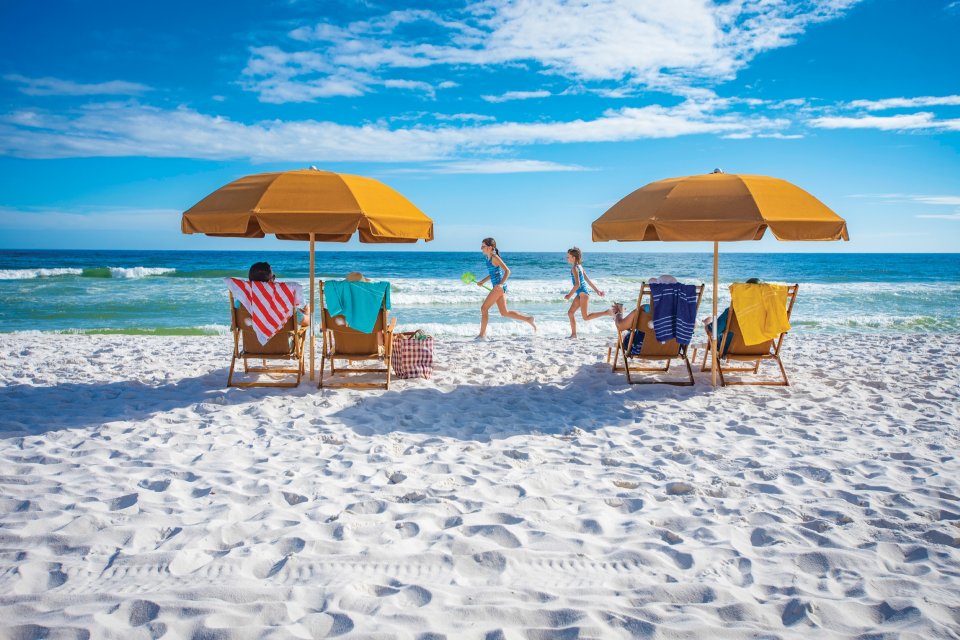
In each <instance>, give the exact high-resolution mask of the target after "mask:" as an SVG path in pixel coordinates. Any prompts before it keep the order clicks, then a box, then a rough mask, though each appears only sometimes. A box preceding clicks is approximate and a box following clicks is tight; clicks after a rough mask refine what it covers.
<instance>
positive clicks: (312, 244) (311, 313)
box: [310, 233, 717, 380]
mask: <svg viewBox="0 0 960 640" xmlns="http://www.w3.org/2000/svg"><path fill="white" fill-rule="evenodd" d="M313 256H314V235H313V234H312V233H311V234H310V379H311V380H313V378H314V371H315V369H314V367H313V354H314V352H315V349H314V347H313V324H314V322H313V321H314V317H315V316H314V309H315V308H316V300H315V299H314V286H313V262H314V257H313ZM713 306H717V305H716V302H714V305H713Z"/></svg>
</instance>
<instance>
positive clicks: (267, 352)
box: [227, 293, 307, 388]
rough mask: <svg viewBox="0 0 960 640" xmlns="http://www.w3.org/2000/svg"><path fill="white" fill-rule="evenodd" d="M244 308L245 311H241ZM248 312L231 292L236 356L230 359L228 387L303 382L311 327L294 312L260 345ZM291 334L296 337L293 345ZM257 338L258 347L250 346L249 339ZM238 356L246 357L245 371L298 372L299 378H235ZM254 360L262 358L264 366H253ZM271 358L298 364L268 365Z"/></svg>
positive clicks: (239, 358)
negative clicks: (246, 319) (246, 324)
mask: <svg viewBox="0 0 960 640" xmlns="http://www.w3.org/2000/svg"><path fill="white" fill-rule="evenodd" d="M241 311H242V313H241ZM243 314H247V315H249V314H248V313H247V311H246V309H241V308H238V307H237V306H235V305H234V301H233V294H232V293H231V294H230V331H231V333H232V334H233V357H232V358H231V359H230V373H229V374H227V386H228V387H284V388H292V387H296V386H298V385H299V384H300V380H302V379H303V374H304V370H305V369H304V363H303V355H304V344H305V342H306V336H307V327H304V326H301V325H300V324H299V323H297V314H296V313H294V314H293V315H292V316H290V319H289V320H287V323H286V324H285V325H284V326H283V327H282V328H281V329H280V331H278V332H277V333H276V334H275V335H274V336H273V337H272V338H270V340H269V341H268V342H267V344H266V345H259V341H258V340H257V337H256V335H255V334H254V332H253V329H250V328H249V327H246V328H245V327H244V323H243V321H242V320H243V319H242V317H241V316H242V315H243ZM241 334H244V336H245V337H244V338H243V347H242V348H241V340H240V337H241ZM290 338H293V342H292V347H291V346H290V345H291V341H290ZM250 340H254V341H257V343H258V347H254V348H253V349H252V350H248V349H247V342H248V341H250ZM237 360H243V371H244V373H256V374H261V373H262V374H267V375H268V376H270V377H272V376H274V375H277V374H283V375H284V377H289V376H290V375H296V376H297V379H296V382H261V381H259V380H257V381H253V382H246V381H245V382H234V380H233V374H234V371H235V370H236V366H237ZM250 360H260V361H261V363H262V364H261V365H260V366H251V365H250V362H249V361H250ZM268 360H281V361H284V362H289V363H294V364H295V365H296V366H295V367H290V366H286V367H285V366H268V365H267V361H268Z"/></svg>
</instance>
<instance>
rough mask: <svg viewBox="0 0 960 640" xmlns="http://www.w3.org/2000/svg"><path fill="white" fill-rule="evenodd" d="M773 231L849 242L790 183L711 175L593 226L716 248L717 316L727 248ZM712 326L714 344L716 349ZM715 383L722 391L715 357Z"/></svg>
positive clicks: (667, 188) (599, 238)
mask: <svg viewBox="0 0 960 640" xmlns="http://www.w3.org/2000/svg"><path fill="white" fill-rule="evenodd" d="M767 228H769V229H770V231H772V232H773V235H774V236H775V237H776V238H777V240H790V241H803V240H849V239H850V238H849V236H848V235H847V223H846V221H844V219H843V218H841V217H840V216H838V215H837V214H836V213H834V212H833V211H832V210H831V209H830V208H829V207H827V206H826V205H825V204H823V203H822V202H820V201H819V200H817V199H816V198H815V197H813V196H812V195H810V194H809V193H807V192H806V191H804V190H803V189H801V188H800V187H798V186H796V185H793V184H791V183H789V182H787V181H786V180H781V179H779V178H770V177H767V176H752V175H736V174H732V173H723V172H722V171H720V170H719V169H716V170H714V172H713V173H709V174H706V175H699V176H685V177H682V178H668V179H666V180H658V181H657V182H651V183H650V184H648V185H646V186H644V187H640V188H639V189H637V190H636V191H634V192H633V193H631V194H629V195H628V196H626V197H625V198H623V199H622V200H620V202H618V203H617V204H615V205H613V206H612V207H610V209H609V210H607V212H606V213H604V214H603V215H602V216H600V217H599V218H597V219H596V220H595V221H594V222H593V241H594V242H606V241H609V240H618V241H621V242H631V241H650V240H662V241H665V242H704V241H706V242H713V317H714V318H716V317H717V279H718V277H717V273H718V267H719V254H720V243H721V242H737V241H741V240H759V239H760V238H762V237H763V234H764V232H766V230H767ZM717 324H718V323H717V322H716V321H714V323H713V345H712V347H711V348H712V349H715V348H716V344H717ZM716 355H717V354H716V353H712V354H711V370H712V371H711V379H712V382H713V386H716V385H717V358H716Z"/></svg>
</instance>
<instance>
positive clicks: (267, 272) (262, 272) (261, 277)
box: [247, 262, 273, 282]
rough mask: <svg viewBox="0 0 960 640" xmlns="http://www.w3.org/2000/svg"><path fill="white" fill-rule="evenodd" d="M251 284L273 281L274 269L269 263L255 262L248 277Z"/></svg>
mask: <svg viewBox="0 0 960 640" xmlns="http://www.w3.org/2000/svg"><path fill="white" fill-rule="evenodd" d="M247 279H248V280H249V281H250V282H270V280H272V279H273V269H271V268H270V263H269V262H254V263H253V266H251V267H250V273H249V274H248V276H247Z"/></svg>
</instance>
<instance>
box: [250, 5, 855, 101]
mask: <svg viewBox="0 0 960 640" xmlns="http://www.w3.org/2000/svg"><path fill="white" fill-rule="evenodd" d="M859 1H860V0H805V1H804V2H795V1H793V0H739V1H737V2H730V3H717V4H714V3H712V2H704V1H703V0H676V1H675V2H671V3H663V2H655V1H652V0H651V1H647V2H637V1H636V0H602V1H600V2H590V3H586V2H571V1H569V0H486V1H485V2H480V3H478V4H475V5H473V6H470V7H468V8H465V9H459V10H453V9H451V10H448V11H445V12H435V11H427V10H401V11H392V12H389V13H386V14H383V15H381V16H377V17H374V18H371V19H368V20H362V21H357V22H353V23H349V24H345V25H339V24H333V23H328V22H323V23H319V24H316V25H313V26H309V27H300V28H298V29H295V30H294V31H291V32H290V33H288V34H287V36H288V41H287V42H286V43H283V47H284V48H281V47H279V46H268V47H258V48H255V49H253V50H252V52H251V57H250V59H249V61H248V63H247V68H246V69H245V70H244V75H245V77H246V79H247V81H246V83H245V86H246V87H247V88H248V89H250V90H252V91H256V92H258V93H260V95H261V99H262V100H264V101H266V102H280V101H283V100H285V99H287V97H292V98H295V99H296V100H302V99H304V98H305V97H308V96H316V97H320V96H319V94H318V93H317V88H316V87H317V86H318V84H319V85H320V86H327V85H326V83H325V81H326V79H328V78H340V79H342V78H344V77H347V78H352V77H355V76H356V75H357V74H359V75H360V77H363V78H366V79H368V80H366V81H365V82H363V83H361V84H364V85H365V86H371V85H372V84H376V83H377V82H378V81H377V80H375V78H379V77H381V76H384V74H388V73H390V72H392V71H395V70H410V69H422V68H425V67H432V66H438V65H444V66H452V65H457V66H460V67H471V66H472V67H489V66H492V65H525V66H528V67H531V68H533V69H534V70H536V71H542V72H544V73H547V74H552V75H559V76H563V77H566V78H571V79H575V80H577V81H583V82H594V83H601V85H602V86H599V87H595V88H594V89H596V90H599V91H606V92H610V95H615V96H616V95H622V94H620V93H618V91H620V89H619V88H618V87H620V86H621V85H633V86H645V87H651V88H657V89H667V90H674V91H676V92H677V93H678V94H680V95H684V91H685V90H687V89H688V88H690V87H693V86H696V85H698V84H700V83H708V84H709V83H715V82H717V81H722V80H726V79H729V78H732V77H733V76H734V75H735V74H736V73H737V72H738V71H739V70H740V69H742V68H743V67H744V66H746V65H747V64H748V63H749V62H750V61H751V60H752V59H753V58H754V57H755V56H757V55H758V54H760V53H762V52H764V51H768V50H771V49H776V48H779V47H784V46H788V45H790V44H792V43H793V42H794V40H795V38H796V37H797V36H799V35H800V34H802V33H803V32H804V31H805V30H806V29H807V27H809V26H810V25H812V24H814V23H817V22H823V21H826V20H831V19H835V18H837V17H839V16H841V15H843V14H844V13H845V12H846V11H847V10H848V9H849V8H850V7H852V6H854V5H855V4H857V3H858V2H859ZM418 25H425V26H427V27H429V28H427V29H420V30H414V29H413V27H415V26H418ZM587 25H588V26H587ZM415 33H416V34H419V35H413V34H415ZM402 34H406V37H404V35H402ZM384 77H385V76H384ZM296 84H303V85H305V88H304V89H303V90H301V91H297V90H295V89H294V88H292V87H290V86H289V85H296ZM328 91H329V88H328ZM337 95H356V93H353V92H350V93H340V94H337Z"/></svg>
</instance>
